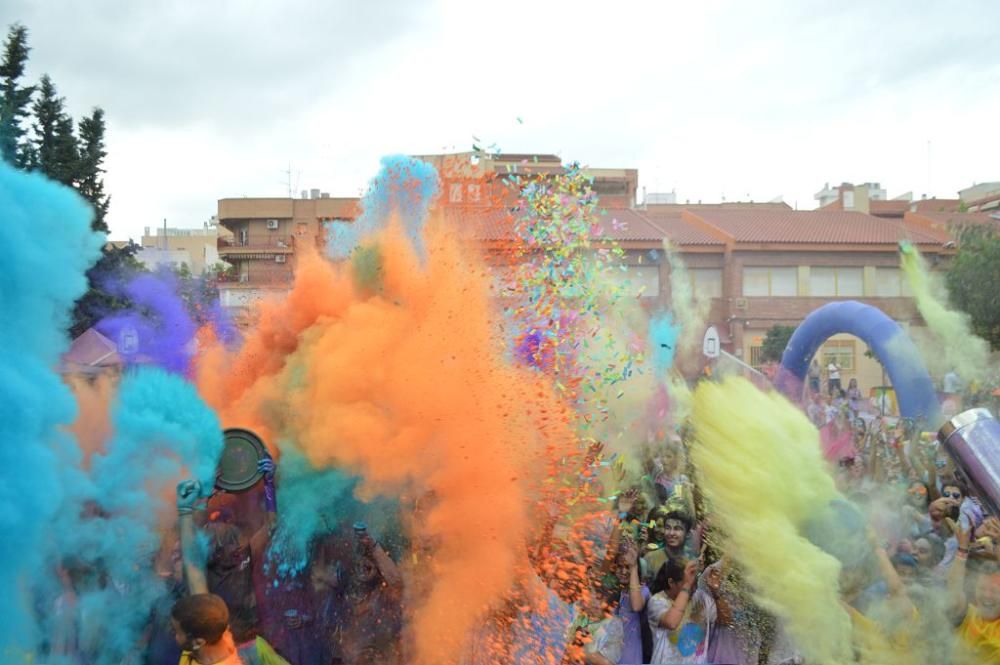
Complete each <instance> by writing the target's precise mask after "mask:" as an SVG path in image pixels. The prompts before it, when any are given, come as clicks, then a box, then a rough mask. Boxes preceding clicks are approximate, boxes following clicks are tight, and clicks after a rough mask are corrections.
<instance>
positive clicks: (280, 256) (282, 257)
mask: <svg viewBox="0 0 1000 665" xmlns="http://www.w3.org/2000/svg"><path fill="white" fill-rule="evenodd" d="M287 260H288V257H287V256H285V255H284V254H278V255H277V256H275V257H274V262H275V263H284V262H285V261H287Z"/></svg>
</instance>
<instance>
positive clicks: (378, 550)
mask: <svg viewBox="0 0 1000 665" xmlns="http://www.w3.org/2000/svg"><path fill="white" fill-rule="evenodd" d="M354 534H355V541H356V550H355V551H356V553H355V557H354V565H353V570H352V573H351V577H350V579H349V580H348V582H347V584H346V585H342V586H341V587H340V588H339V589H338V590H337V591H336V592H335V593H341V594H344V595H345V596H346V601H347V602H346V608H345V612H344V614H343V619H342V621H343V622H342V624H341V625H340V626H339V627H338V628H337V629H336V638H335V641H336V644H335V646H336V650H337V651H338V652H339V653H341V654H342V658H343V661H344V662H345V663H353V664H356V665H369V664H371V665H375V664H376V663H377V664H379V665H396V664H397V663H402V657H401V648H400V647H401V645H400V633H401V631H402V621H403V618H402V595H403V576H402V575H401V574H400V571H399V568H398V567H397V566H396V563H395V562H394V561H393V560H392V558H391V557H390V556H389V554H388V553H387V552H386V551H385V549H383V548H382V546H381V545H380V544H379V543H378V542H377V541H376V540H375V539H374V538H372V536H371V535H370V534H369V533H368V528H367V526H365V525H364V524H362V523H358V524H355V528H354Z"/></svg>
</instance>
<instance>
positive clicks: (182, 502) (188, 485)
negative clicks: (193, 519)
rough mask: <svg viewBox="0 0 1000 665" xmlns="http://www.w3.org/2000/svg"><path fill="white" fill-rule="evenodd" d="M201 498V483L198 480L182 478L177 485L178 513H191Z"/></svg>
mask: <svg viewBox="0 0 1000 665" xmlns="http://www.w3.org/2000/svg"><path fill="white" fill-rule="evenodd" d="M201 499H202V496H201V483H200V482H199V481H197V480H182V481H181V482H180V483H178V485H177V514H178V515H190V514H191V513H193V512H194V511H195V510H196V508H197V505H198V502H199V501H201Z"/></svg>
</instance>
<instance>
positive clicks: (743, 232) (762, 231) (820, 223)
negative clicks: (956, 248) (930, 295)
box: [690, 210, 938, 245]
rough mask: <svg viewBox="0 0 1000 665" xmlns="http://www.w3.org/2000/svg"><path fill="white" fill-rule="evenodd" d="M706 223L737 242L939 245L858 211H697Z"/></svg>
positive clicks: (900, 226)
mask: <svg viewBox="0 0 1000 665" xmlns="http://www.w3.org/2000/svg"><path fill="white" fill-rule="evenodd" d="M690 214H692V215H695V216H697V217H698V218H699V219H700V220H702V221H703V222H705V223H706V224H708V225H710V226H712V227H715V228H717V229H719V230H720V231H721V232H723V233H725V234H726V235H728V236H730V237H731V238H733V240H734V241H735V242H737V243H775V244H788V243H807V244H809V243H822V244H863V245H869V244H895V243H898V242H899V241H900V240H910V241H912V242H915V243H917V244H938V240H937V238H935V237H933V236H931V235H928V234H927V233H924V232H921V231H919V230H917V229H915V228H911V227H909V226H904V225H903V224H902V223H900V222H895V221H893V220H889V219H884V218H879V217H874V216H872V215H865V214H863V213H860V212H851V211H836V210H834V211H831V210H807V211H795V210H698V211H691V213H690Z"/></svg>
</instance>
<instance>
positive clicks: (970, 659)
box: [948, 518, 1000, 665]
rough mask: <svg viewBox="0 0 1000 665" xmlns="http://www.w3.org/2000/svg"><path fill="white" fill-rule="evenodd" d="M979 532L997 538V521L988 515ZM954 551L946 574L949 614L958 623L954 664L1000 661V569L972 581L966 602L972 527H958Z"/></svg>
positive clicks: (998, 533) (967, 664)
mask: <svg viewBox="0 0 1000 665" xmlns="http://www.w3.org/2000/svg"><path fill="white" fill-rule="evenodd" d="M981 531H982V533H983V534H984V535H985V536H988V537H990V538H993V539H1000V521H997V519H996V518H990V519H988V520H986V521H985V522H984V524H983V528H982V530H981ZM956 538H957V540H958V551H957V553H956V555H955V562H954V564H953V565H952V567H951V570H950V571H949V575H948V597H949V605H950V614H951V617H952V620H953V621H954V624H955V625H957V626H958V637H959V639H958V640H957V644H956V653H955V660H954V662H955V664H956V665H979V664H980V663H1000V572H997V568H996V567H995V566H994V567H992V568H990V569H989V570H988V571H985V572H983V573H981V574H980V575H979V576H978V577H977V578H976V580H975V581H974V586H973V588H974V595H973V599H972V602H971V603H970V602H969V600H968V598H967V596H966V564H967V562H968V559H969V552H970V547H971V545H972V539H973V530H972V529H971V528H968V527H960V528H959V529H958V532H957V534H956Z"/></svg>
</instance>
